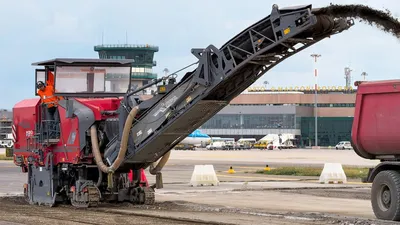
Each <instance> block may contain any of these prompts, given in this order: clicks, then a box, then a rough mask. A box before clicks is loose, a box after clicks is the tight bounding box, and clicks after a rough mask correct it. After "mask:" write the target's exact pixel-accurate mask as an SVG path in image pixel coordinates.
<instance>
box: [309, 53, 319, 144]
mask: <svg viewBox="0 0 400 225" xmlns="http://www.w3.org/2000/svg"><path fill="white" fill-rule="evenodd" d="M311 57H313V58H314V65H315V68H314V77H315V87H314V89H315V104H314V110H315V112H314V116H315V146H316V147H317V146H318V113H317V110H318V106H317V95H318V93H317V89H318V84H317V77H318V70H317V65H316V64H317V58H319V57H321V55H320V54H311Z"/></svg>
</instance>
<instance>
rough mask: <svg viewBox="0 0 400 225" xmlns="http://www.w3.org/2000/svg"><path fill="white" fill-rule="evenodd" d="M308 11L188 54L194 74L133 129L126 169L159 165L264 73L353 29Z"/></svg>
mask: <svg viewBox="0 0 400 225" xmlns="http://www.w3.org/2000/svg"><path fill="white" fill-rule="evenodd" d="M311 11H312V9H311V5H307V6H301V7H295V8H284V9H278V7H277V6H274V7H273V9H272V12H271V15H269V16H267V17H265V18H264V19H262V20H260V21H259V22H257V23H255V24H253V25H252V26H250V27H249V28H247V29H246V30H244V31H242V32H241V33H240V34H238V35H236V36H235V37H234V38H232V39H231V40H229V41H228V42H227V43H226V44H224V45H223V46H222V47H221V48H220V49H217V48H216V47H214V46H212V45H210V46H209V47H207V48H206V49H192V53H193V54H194V55H195V56H196V57H198V59H199V65H198V67H197V69H196V70H194V71H192V72H190V73H188V74H186V75H185V76H184V77H183V78H182V80H181V81H180V82H179V83H178V84H177V85H176V86H175V87H174V88H173V89H172V90H171V91H170V92H169V93H168V94H166V95H165V96H164V97H163V98H162V99H161V100H160V101H159V102H158V103H157V104H155V105H154V106H153V107H152V108H150V109H149V110H148V111H147V112H146V113H145V114H144V115H141V117H140V118H139V122H137V123H135V124H134V126H133V128H132V133H131V136H132V137H133V140H134V143H135V148H130V149H128V153H127V157H126V159H125V162H124V163H125V165H130V164H135V165H136V167H146V166H147V165H148V163H151V162H155V161H157V160H158V159H159V158H160V157H162V156H163V155H164V154H165V153H166V152H168V151H169V150H170V149H172V148H173V147H174V146H175V145H176V144H178V143H179V142H180V141H182V140H183V139H184V138H185V137H187V136H188V135H189V134H190V133H191V132H193V131H194V130H195V129H197V128H198V127H199V126H201V125H202V124H203V123H204V122H206V121H207V120H209V119H210V118H211V117H213V116H214V115H215V114H216V113H218V111H220V110H221V109H222V108H223V107H224V106H226V105H227V104H228V103H229V102H230V101H231V100H232V99H233V98H234V97H236V96H237V95H239V94H240V93H241V92H243V91H244V90H245V89H246V88H248V87H249V86H250V85H251V84H252V83H254V82H255V81H256V80H257V79H258V78H260V77H261V76H262V75H263V74H265V73H266V72H267V71H268V70H270V69H272V68H273V67H274V66H276V65H277V64H279V63H280V62H282V61H283V60H285V59H287V58H288V57H290V56H292V55H294V54H296V53H298V52H300V51H301V50H303V49H305V48H307V47H309V46H311V45H313V44H315V43H317V42H319V41H320V40H322V39H324V38H326V37H327V36H330V35H333V34H336V33H338V32H341V31H343V30H345V29H348V28H349V27H350V26H352V25H353V23H352V21H348V20H346V19H340V20H334V19H333V18H331V17H329V16H325V15H318V16H315V15H313V14H312V13H311ZM115 156H116V151H115V152H114V154H113V155H109V156H106V157H107V160H108V161H109V162H113V160H114V158H115ZM130 166H132V165H130Z"/></svg>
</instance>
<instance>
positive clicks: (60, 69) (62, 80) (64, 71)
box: [55, 66, 131, 95]
mask: <svg viewBox="0 0 400 225" xmlns="http://www.w3.org/2000/svg"><path fill="white" fill-rule="evenodd" d="M130 72H131V67H102V66H96V67H91V66H57V67H56V71H55V94H59V95H62V94H73V93H77V94H85V93H88V94H96V93H98V94H107V93H109V94H114V93H115V94H119V95H122V94H125V93H126V92H127V91H128V88H129V82H130Z"/></svg>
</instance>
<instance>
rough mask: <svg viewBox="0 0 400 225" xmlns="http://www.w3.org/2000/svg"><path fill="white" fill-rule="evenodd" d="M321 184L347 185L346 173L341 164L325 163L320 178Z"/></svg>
mask: <svg viewBox="0 0 400 225" xmlns="http://www.w3.org/2000/svg"><path fill="white" fill-rule="evenodd" d="M319 182H320V183H324V184H328V183H346V182H347V177H346V174H345V173H344V170H343V167H342V164H340V163H325V164H324V169H323V170H322V172H321V176H320V177H319Z"/></svg>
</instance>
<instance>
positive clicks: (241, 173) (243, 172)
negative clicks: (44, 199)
mask: <svg viewBox="0 0 400 225" xmlns="http://www.w3.org/2000/svg"><path fill="white" fill-rule="evenodd" d="M326 162H338V163H342V164H343V165H352V166H363V167H364V166H368V167H371V166H374V165H376V163H377V162H375V161H369V160H363V159H361V158H360V157H358V156H357V155H356V154H355V153H354V152H353V151H336V150H282V151H261V150H250V151H173V152H172V154H171V158H170V161H169V162H168V164H167V165H166V167H165V168H164V170H163V180H164V188H163V189H160V190H156V202H157V203H156V204H155V205H154V206H132V205H130V204H125V203H124V204H120V205H118V206H115V205H111V206H110V205H107V204H106V205H102V206H101V207H99V208H96V209H90V210H86V211H87V212H86V211H79V213H77V211H76V210H73V209H71V208H70V206H57V207H54V208H46V207H44V206H30V205H26V204H25V203H23V201H22V199H21V198H18V197H7V198H4V197H3V198H2V200H1V202H0V207H1V208H0V221H1V220H3V221H9V222H16V223H22V224H35V222H29V221H30V220H29V219H28V218H31V217H32V218H34V219H33V220H32V221H36V222H39V221H42V222H43V224H51V223H54V221H55V220H57V219H59V220H61V221H62V222H63V223H60V224H77V223H78V224H79V223H82V224H119V223H125V222H126V221H128V219H126V218H132V220H133V217H136V218H138V219H140V221H141V224H157V223H158V222H160V224H161V223H164V222H165V224H199V223H200V222H205V223H206V224H212V223H218V224H293V223H295V224H328V223H329V224H351V223H353V224H393V223H390V222H386V221H378V220H375V216H374V214H373V212H372V208H371V203H370V200H369V198H370V197H369V195H370V186H371V185H370V184H363V183H361V182H359V180H348V183H346V184H319V183H318V177H292V176H267V175H262V174H256V173H254V171H256V170H258V169H262V168H263V167H264V166H265V164H269V165H270V166H273V167H274V166H284V165H285V166H286V165H300V166H317V167H321V168H322V166H323V164H324V163H326ZM198 164H211V165H213V166H214V168H215V171H216V174H217V177H218V180H219V181H220V184H219V185H218V186H200V187H191V186H190V185H189V183H190V179H191V176H192V172H193V168H194V166H195V165H198ZM230 166H232V167H233V168H234V170H235V172H236V173H235V174H229V173H227V171H228V169H229V167H230ZM148 179H149V181H150V182H154V177H153V176H150V175H148ZM25 180H26V174H22V173H20V170H19V168H16V167H15V166H14V165H13V164H12V163H11V162H4V161H0V181H1V183H2V185H1V186H0V193H1V194H2V195H10V194H18V193H19V194H20V193H21V192H22V185H23V183H24V182H25ZM43 210H45V211H43ZM39 212H46V213H45V215H47V216H44V213H39ZM18 215H19V216H18ZM49 215H50V216H49ZM79 215H80V216H79ZM125 217H126V218H125ZM24 218H25V219H24ZM177 219H178V220H177ZM132 220H131V221H132ZM142 221H144V222H142ZM0 224H1V223H0Z"/></svg>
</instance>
